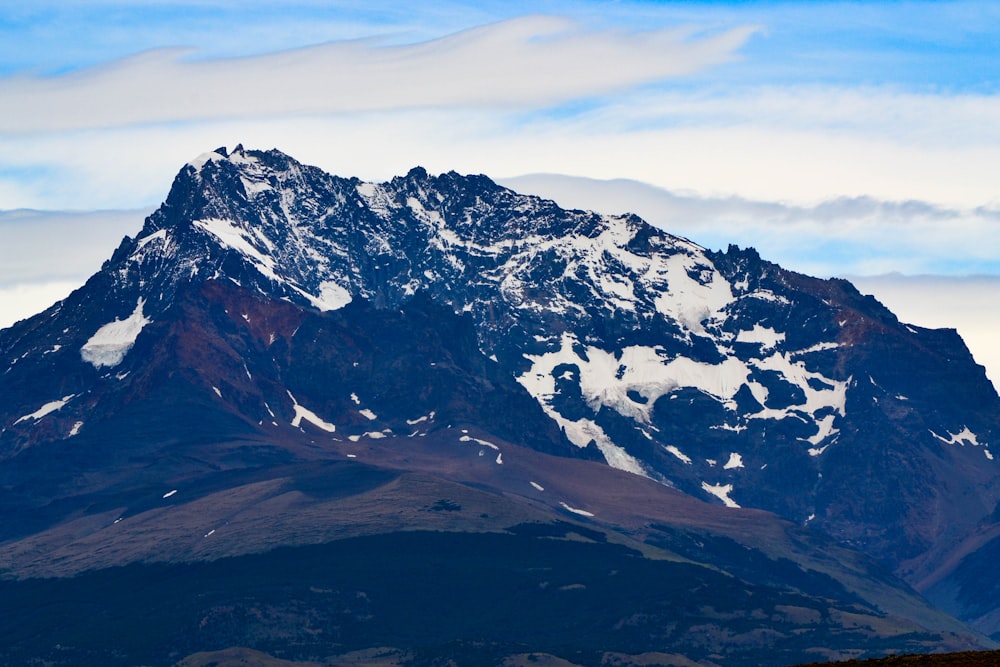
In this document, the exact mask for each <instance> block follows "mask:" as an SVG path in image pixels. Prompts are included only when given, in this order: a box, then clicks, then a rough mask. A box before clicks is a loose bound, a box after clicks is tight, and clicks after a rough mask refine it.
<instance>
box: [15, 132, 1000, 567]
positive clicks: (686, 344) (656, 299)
mask: <svg viewBox="0 0 1000 667" xmlns="http://www.w3.org/2000/svg"><path fill="white" fill-rule="evenodd" d="M213 284H214V285H216V286H215V287H212V285H213ZM222 286H230V287H232V286H236V287H238V288H239V290H238V292H239V294H242V295H243V296H240V297H236V296H233V295H232V294H231V293H230V291H229V290H228V288H223V287H222ZM226 295H228V296H226ZM251 295H252V297H251ZM199 299H201V300H208V301H209V302H211V303H212V304H213V305H212V308H209V309H208V310H207V311H206V310H204V309H203V308H202V306H201V305H194V304H195V303H196V302H198V300H199ZM241 300H242V301H241ZM223 304H225V305H223ZM213 308H214V310H213ZM238 311H239V312H238ZM208 312H211V313H212V315H211V316H210V317H209V316H208V315H207V314H206V313H208ZM388 313H398V315H394V316H393V317H396V318H397V319H396V320H394V321H392V322H389V321H388V320H391V319H392V317H390V316H389V315H388ZM206 317H209V319H210V320H211V326H207V325H205V326H202V325H203V324H204V323H203V322H202V321H201V320H203V319H204V318H206ZM345 318H347V320H350V322H352V323H354V324H357V323H358V322H359V321H361V320H363V319H365V318H368V320H369V321H375V320H379V322H380V324H379V325H378V326H383V323H382V320H386V322H385V323H384V326H385V327H387V328H388V329H387V330H392V327H396V331H398V332H399V333H397V334H394V335H395V336H397V337H399V338H402V337H405V336H410V335H412V336H413V339H414V341H424V343H420V344H418V343H416V342H415V343H414V345H415V346H416V347H415V348H413V349H410V350H409V351H406V350H403V349H402V348H400V347H399V346H396V347H393V346H392V345H389V342H390V339H383V340H381V341H380V342H379V341H374V342H373V341H369V342H368V343H365V344H368V345H371V346H374V347H378V346H379V345H381V346H382V348H383V349H384V355H385V358H392V355H398V354H404V353H405V354H411V358H413V359H416V358H420V359H423V360H425V361H426V360H427V359H428V355H430V356H434V355H440V354H443V350H444V349H445V347H447V346H443V344H442V341H447V343H448V344H449V345H451V344H456V345H459V347H461V349H463V350H464V352H463V357H462V361H461V363H456V364H453V365H452V367H454V368H459V369H460V371H461V373H459V374H457V375H455V374H453V375H446V376H441V377H443V378H444V379H442V380H440V381H438V382H437V383H436V384H435V382H432V381H431V380H429V379H427V378H428V377H430V375H427V376H426V377H421V374H420V372H419V371H418V369H417V365H416V364H411V365H409V366H407V365H406V364H403V366H405V368H402V367H401V368H400V369H398V372H396V369H393V368H390V367H386V368H383V369H381V371H380V374H374V370H372V369H369V370H371V373H369V374H368V375H367V376H366V377H365V378H364V379H362V378H361V376H360V375H359V374H358V373H356V372H355V367H354V366H350V365H348V364H347V363H346V359H349V358H350V353H349V350H350V349H353V348H351V345H350V344H348V343H345V342H344V341H345V340H346V339H347V338H350V337H351V336H355V335H357V331H358V329H357V327H356V326H354V328H352V326H349V325H348V324H347V323H345ZM461 323H464V324H461ZM338 326H340V327H341V329H337V327H338ZM199 327H200V328H199ZM463 327H466V328H463ZM331 332H339V333H331ZM338 336H339V338H338ZM463 336H465V337H467V339H468V341H469V342H468V344H467V345H465V346H464V347H462V344H461V341H462V340H463ZM390 338H391V337H390ZM430 339H434V340H436V341H437V342H435V343H433V344H431V343H429V342H427V341H429V340H430ZM337 341H339V342H337ZM355 344H361V343H356V341H355ZM421 345H423V347H421ZM154 351H158V352H156V353H155V354H154ZM0 353H2V359H3V363H4V364H5V369H6V370H5V371H4V375H3V378H4V381H3V386H2V392H3V401H2V405H0V415H2V416H0V428H2V429H3V431H2V433H0V458H7V459H11V458H13V457H18V456H21V455H23V454H24V453H25V452H28V451H30V450H37V451H41V448H44V447H46V446H48V443H51V442H55V441H64V442H70V443H72V442H73V441H74V439H77V442H80V443H83V442H84V441H85V440H87V434H88V431H89V432H90V433H106V432H108V430H107V428H105V427H103V426H101V424H102V420H104V421H107V423H111V421H108V420H113V419H115V418H117V417H116V414H117V413H118V412H120V411H121V409H122V408H121V406H122V405H125V406H127V405H129V404H132V403H138V402H140V401H139V398H141V397H142V396H146V395H148V392H150V391H154V392H155V391H161V392H163V391H167V390H166V389H164V387H171V386H173V387H174V389H173V390H172V391H173V392H174V393H173V394H171V395H172V396H173V397H174V399H175V400H176V401H178V405H187V407H186V408H184V410H189V412H188V413H187V414H189V415H190V414H193V413H191V412H190V409H191V407H190V405H188V402H190V400H189V399H190V397H191V396H193V395H197V396H198V398H197V400H196V401H195V402H196V403H197V404H198V405H199V406H200V407H199V408H198V409H199V410H202V411H203V412H204V415H206V416H205V417H204V419H205V420H209V421H211V420H215V421H214V422H212V423H215V424H216V425H217V426H218V428H219V429H220V432H221V431H226V430H227V429H228V430H233V429H235V430H237V431H240V432H255V431H261V432H266V431H267V430H268V429H273V428H293V426H292V424H293V423H294V424H295V426H294V427H295V428H301V427H302V425H303V423H308V424H310V426H309V428H313V427H316V428H319V429H320V430H322V429H324V428H327V427H331V428H332V427H337V428H340V429H341V431H342V432H344V429H345V428H346V425H354V426H358V425H363V424H364V422H365V420H367V419H368V418H367V417H366V416H365V414H364V411H368V412H370V413H372V414H377V415H384V416H385V419H384V420H382V421H380V422H379V424H377V426H379V427H380V428H381V429H386V430H388V431H390V432H391V433H392V434H398V432H399V429H400V428H401V427H402V426H403V425H404V424H405V422H406V421H412V420H415V419H418V418H420V417H421V416H423V415H428V414H430V412H431V411H432V410H435V407H434V406H433V405H432V403H434V401H436V400H439V399H441V396H443V394H442V392H443V391H444V389H443V388H444V387H445V386H446V385H447V384H448V383H451V382H454V383H458V384H457V385H456V387H458V388H457V389H456V394H457V393H463V394H464V395H466V396H468V397H469V398H468V400H467V401H466V405H465V406H464V408H462V409H463V410H464V412H463V413H462V414H463V418H465V419H467V420H472V421H475V420H478V421H480V422H481V423H482V424H483V425H484V427H486V428H488V429H493V430H496V429H501V430H502V431H503V436H504V437H505V438H507V439H509V440H511V441H517V442H522V443H525V444H528V445H530V446H532V447H535V448H537V449H541V450H545V451H549V452H557V453H562V454H565V455H573V454H575V455H582V456H600V457H603V459H604V460H606V461H607V462H608V463H609V464H610V465H612V466H614V467H616V468H621V469H623V470H627V471H630V472H633V473H635V474H638V475H643V476H647V477H650V478H652V479H654V480H657V481H659V482H661V483H663V484H667V485H672V486H675V487H676V488H678V489H680V490H682V491H684V492H687V493H689V494H692V495H694V496H696V497H699V498H702V499H704V500H707V501H710V502H716V503H725V504H726V505H732V506H736V505H739V506H743V507H756V508H762V509H767V510H771V511H774V512H776V513H778V514H780V515H782V516H785V517H787V518H790V519H792V520H794V521H796V522H800V523H808V524H810V525H813V526H816V527H819V528H820V529H822V530H825V531H827V532H829V533H830V534H832V535H834V536H835V537H837V538H838V539H841V540H842V541H844V542H846V543H848V544H851V545H853V546H856V547H860V548H862V549H863V550H866V551H868V552H869V553H871V554H873V555H875V556H876V557H878V558H881V559H883V560H884V561H886V562H888V563H889V564H891V565H892V566H893V567H901V568H902V569H903V571H904V574H905V573H909V572H917V571H918V570H920V569H921V568H924V567H926V564H924V563H923V562H922V561H921V557H922V556H923V555H924V554H926V553H928V552H929V550H930V549H931V547H932V546H934V545H940V544H942V543H949V542H951V541H955V540H958V539H959V538H960V537H961V535H963V534H965V533H966V532H968V530H969V529H970V528H971V527H973V526H974V525H975V524H976V523H977V522H978V521H979V520H980V519H981V518H983V517H986V516H988V515H989V514H990V513H991V512H992V511H993V509H994V505H995V504H996V501H997V499H998V498H1000V489H998V487H997V480H998V475H997V473H998V471H1000V467H998V466H1000V461H995V460H994V451H993V449H991V445H994V444H995V443H996V439H997V437H998V435H1000V421H998V415H1000V399H998V397H997V395H996V393H995V391H994V390H993V388H992V385H990V383H989V381H988V380H987V379H986V376H985V373H984V370H983V369H982V367H980V366H977V365H976V364H975V362H974V361H973V359H972V358H971V356H970V355H969V353H968V351H967V350H966V348H965V346H964V345H963V344H962V342H961V340H960V339H959V337H958V336H957V335H956V334H955V333H954V332H953V331H931V330H926V329H920V328H918V327H913V326H909V325H906V324H902V323H900V322H899V321H898V320H897V319H896V318H895V316H893V315H892V314H891V313H890V312H889V311H887V310H886V309H885V308H884V307H883V306H882V305H881V304H879V303H878V302H877V301H875V300H874V299H873V298H871V297H864V296H862V295H861V294H859V293H858V292H857V290H855V289H854V287H853V286H851V285H850V284H849V283H847V282H845V281H840V280H829V281H827V280H817V279H813V278H808V277H806V276H802V275H798V274H794V273H791V272H788V271H785V270H783V269H782V268H780V267H778V266H776V265H774V264H771V263H768V262H766V261H763V260H762V259H761V258H760V257H759V256H758V255H757V253H756V252H754V251H753V250H740V249H737V248H734V247H731V248H729V249H728V250H727V251H726V252H709V251H707V250H705V249H703V248H701V247H700V246H698V245H696V244H694V243H692V242H690V241H688V240H685V239H682V238H678V237H674V236H671V235H669V234H667V233H665V232H663V231H660V230H658V229H655V228H653V227H651V226H649V225H648V224H646V223H645V222H643V221H642V220H640V219H638V218H636V217H635V216H629V215H626V216H602V215H598V214H595V213H590V212H583V211H566V210H563V209H560V208H559V207H558V206H557V205H556V204H554V203H553V202H551V201H546V200H542V199H539V198H536V197H530V196H524V195H520V194H517V193H515V192H512V191H510V190H508V189H505V188H502V187H500V186H498V185H496V184H494V183H493V182H491V181H490V180H489V179H487V178H485V177H483V176H471V177H470V176H460V175H458V174H455V173H448V174H443V175H440V176H436V177H435V176H430V175H428V174H427V173H426V172H425V171H424V170H423V169H419V168H418V169H414V170H412V171H411V172H410V173H409V174H407V175H406V176H405V177H400V178H395V179H393V180H392V181H390V182H388V183H381V184H373V183H363V182H361V181H359V180H357V179H343V178H338V177H334V176H331V175H329V174H326V173H324V172H322V171H321V170H319V169H317V168H314V167H309V166H305V165H301V164H299V163H297V162H296V161H294V160H293V159H291V158H290V157H288V156H286V155H284V154H282V153H280V152H278V151H267V152H258V151H247V150H243V149H242V148H241V147H240V148H237V149H236V150H234V151H233V152H232V153H228V152H227V151H225V150H224V149H220V150H218V151H216V152H214V153H209V154H206V155H205V156H202V157H201V158H199V159H197V160H195V161H193V162H192V163H190V164H188V165H186V166H185V167H184V168H183V169H182V170H181V172H180V173H179V174H178V176H177V178H176V180H175V182H174V185H173V188H172V190H171V192H170V195H169V196H168V198H167V200H166V202H165V203H164V204H163V206H162V207H161V208H160V209H159V210H158V211H156V212H155V213H154V214H153V215H152V216H150V217H149V218H148V219H147V221H146V224H145V226H144V228H143V230H142V231H141V232H140V234H139V235H138V236H137V238H135V239H129V238H126V239H125V240H124V241H123V242H122V244H121V246H120V247H119V248H118V250H117V251H116V252H115V253H114V256H113V257H112V258H111V259H110V260H109V261H108V262H107V263H106V264H105V266H104V267H103V268H102V270H101V271H100V272H99V273H98V274H96V275H95V276H94V277H93V278H91V280H90V281H88V283H87V284H86V285H85V286H84V287H83V288H81V289H80V290H78V291H76V292H74V294H73V295H72V296H70V297H69V298H68V299H67V300H65V301H64V302H62V303H61V304H57V305H56V306H54V307H53V308H52V309H50V310H49V311H47V312H45V313H42V314H40V315H38V316H36V317H35V318H32V319H31V320H28V321H25V322H21V323H19V324H18V325H16V326H14V327H12V328H11V329H8V330H6V331H4V332H2V333H0ZM144 355H153V357H152V358H154V359H156V360H157V363H158V364H159V365H158V366H156V367H155V368H156V370H155V371H154V370H153V369H152V368H153V367H151V366H150V365H149V364H148V363H146V362H147V361H148V359H149V358H150V357H147V356H144ZM171 355H173V356H171ZM297 355H298V356H297ZM306 358H308V359H309V360H310V361H308V362H305V361H304V359H306ZM359 358H360V357H359ZM352 363H353V362H352ZM389 366H392V365H391V364H389ZM185 369H187V370H185ZM191 369H202V370H201V371H200V372H199V371H197V370H191ZM310 369H311V370H310ZM320 369H322V370H320ZM426 371H427V373H428V374H434V373H437V372H438V370H435V368H434V367H431V366H428V367H427V369H426ZM212 372H217V373H218V377H209V376H210V375H211V373H212ZM310 372H313V373H314V374H317V376H315V377H311V376H310ZM352 373H354V375H352ZM394 373H395V374H394ZM185 374H187V375H185ZM320 376H322V377H320ZM459 376H460V377H459ZM165 378H168V379H169V378H173V379H177V378H181V379H183V382H180V383H179V384H176V385H171V382H172V381H173V380H171V381H166V380H165ZM178 382H179V380H178ZM352 383H353V384H352ZM421 383H422V384H421ZM415 385H416V386H421V387H423V389H422V390H420V391H416V390H415V393H414V395H415V396H419V397H422V398H419V399H418V398H414V399H413V400H412V401H411V402H410V403H406V402H405V401H403V403H400V401H402V398H401V397H402V396H403V395H404V394H406V388H407V387H410V388H413V387H414V386H415ZM424 385H426V386H424ZM432 385H433V386H432ZM379 386H384V387H386V388H387V389H386V391H384V392H381V394H380V395H382V396H383V397H390V396H391V397H394V398H393V399H392V400H391V401H390V400H388V399H387V398H386V399H385V400H383V402H382V403H381V404H380V405H379V406H378V408H377V409H376V408H375V407H369V406H367V405H365V406H363V405H362V404H361V403H360V402H359V401H360V400H362V398H366V397H361V393H362V392H359V391H357V390H356V389H351V390H350V391H349V388H350V387H355V388H356V387H364V388H365V389H366V390H367V391H368V392H369V394H372V395H373V394H375V393H376V392H377V388H378V387H379ZM459 389H460V390H459ZM352 391H353V393H354V394H355V395H356V396H357V397H358V398H356V399H354V400H353V401H352V400H350V396H351V392H352ZM144 392H146V393H144ZM199 392H200V393H199ZM421 392H422V393H421ZM529 396H530V397H531V399H533V400H531V401H527V402H525V399H527V397H529ZM182 399H183V400H182ZM366 400H367V398H366ZM371 400H374V398H372V399H371ZM185 401H187V402H185ZM307 401H308V402H307ZM404 407H406V408H407V409H409V408H411V407H412V410H409V412H407V410H404V409H403V408H404ZM456 409H457V408H456ZM178 411H179V412H178V414H179V413H180V412H182V410H181V408H178ZM410 412H412V413H413V414H410ZM417 413H420V414H417ZM439 413H440V409H439ZM208 415H215V416H214V417H209V416H208ZM218 415H225V418H221V417H218ZM359 415H361V416H359ZM380 419H381V417H380ZM383 422H384V423H383ZM102 429H103V430H102ZM518 429H520V433H518ZM372 432H375V431H372ZM147 435H148V438H150V440H149V441H148V442H147V443H146V444H145V445H144V446H147V447H152V446H153V444H150V442H152V441H153V440H156V438H157V437H158V436H156V435H155V434H147ZM160 437H162V436H160ZM88 442H96V441H95V440H93V439H91V440H89V441H88ZM574 445H575V447H574ZM64 446H65V445H64ZM93 446H97V445H96V444H94V445H93ZM122 446H125V445H122ZM76 451H77V452H78V454H79V450H76ZM996 453H997V455H1000V451H998V452H996ZM80 455H82V454H80ZM904 562H905V563H906V564H905V567H904V566H903V564H904ZM907 568H909V569H907Z"/></svg>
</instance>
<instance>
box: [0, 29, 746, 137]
mask: <svg viewBox="0 0 1000 667" xmlns="http://www.w3.org/2000/svg"><path fill="white" fill-rule="evenodd" d="M754 30H755V29H754V28H752V27H739V28H733V29H730V30H728V31H725V32H722V33H718V34H711V35H698V34H694V33H693V31H691V30H681V29H656V30H649V31H644V32H634V31H624V30H603V31H597V30H585V29H583V28H582V27H580V26H579V25H578V24H576V23H574V22H572V21H569V20H567V19H562V18H555V17H542V16H528V17H521V18H517V19H512V20H507V21H502V22H499V23H494V24H491V25H486V26H480V27H477V28H471V29H469V30H465V31H462V32H458V33H455V34H452V35H449V36H446V37H443V38H440V39H435V40H432V41H428V42H423V43H419V44H407V45H386V44H384V43H380V42H378V41H375V40H353V41H341V42H332V43H328V44H323V45H319V46H310V47H305V48H301V49H295V50H290V51H282V52H278V53H273V54H269V55H257V56H252V57H245V58H229V59H213V60H197V59H194V58H191V57H185V56H191V55H192V54H190V53H187V52H185V51H181V50H177V49H158V50H154V51H150V52H146V53H142V54H139V55H135V56H132V57H130V58H126V59H123V60H119V61H116V62H113V63H110V64H106V65H103V66H100V67H94V68H90V69H87V70H83V71H80V72H74V73H70V74H66V75H62V76H52V77H37V76H25V75H18V76H13V77H8V78H6V79H2V80H0V109H2V110H3V112H2V113H0V132H8V133H10V132H40V131H57V130H71V129H78V128H93V127H113V126H121V125H130V124H136V123H166V122H176V121H193V120H214V119H221V118H226V119H232V118H247V117H261V116H265V117H267V116H281V115H288V114H292V115H295V114H325V113H343V112H358V111H372V110H384V109H399V108H420V107H449V106H454V105H460V106H494V107H496V106H499V107H517V106H539V105H541V106H546V105H552V104H557V103H560V102H565V101H567V100H572V99H578V98H585V97H590V96H596V95H604V94H608V93H612V92H615V91H621V90H625V89H628V88H630V87H633V86H637V85H641V84H647V83H651V82H656V81H660V80H663V79H665V78H669V77H676V76H680V75H685V74H691V73H693V72H696V71H699V70H702V69H705V68H707V67H710V66H713V65H717V64H720V63H724V62H727V61H729V60H731V59H732V58H733V57H734V54H735V52H736V50H737V49H739V48H740V47H741V46H742V45H743V44H744V43H745V42H746V40H747V39H748V37H749V36H750V35H751V34H752V33H753V31H754Z"/></svg>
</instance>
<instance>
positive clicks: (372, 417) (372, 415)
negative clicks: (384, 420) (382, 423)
mask: <svg viewBox="0 0 1000 667" xmlns="http://www.w3.org/2000/svg"><path fill="white" fill-rule="evenodd" d="M358 412H360V413H361V414H362V415H364V416H365V417H367V418H368V421H375V420H376V419H378V415H377V414H375V413H374V412H372V411H371V410H369V409H368V408H364V409H361V410H358Z"/></svg>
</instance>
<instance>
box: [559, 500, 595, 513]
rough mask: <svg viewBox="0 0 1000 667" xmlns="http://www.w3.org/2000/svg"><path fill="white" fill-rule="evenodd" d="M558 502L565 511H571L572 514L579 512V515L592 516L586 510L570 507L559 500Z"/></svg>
mask: <svg viewBox="0 0 1000 667" xmlns="http://www.w3.org/2000/svg"><path fill="white" fill-rule="evenodd" d="M559 504H560V505H561V506H562V508H563V509H564V510H566V511H567V512H572V513H573V514H579V515H580V516H594V515H593V513H592V512H588V511H587V510H579V509H577V508H575V507H570V506H569V505H567V504H566V503H563V502H560V503H559Z"/></svg>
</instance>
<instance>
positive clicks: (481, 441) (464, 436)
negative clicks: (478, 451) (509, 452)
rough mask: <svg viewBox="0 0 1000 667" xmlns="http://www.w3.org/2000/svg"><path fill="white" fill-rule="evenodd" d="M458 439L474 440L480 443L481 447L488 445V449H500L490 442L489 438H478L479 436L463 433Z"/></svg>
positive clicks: (461, 440)
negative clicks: (474, 436)
mask: <svg viewBox="0 0 1000 667" xmlns="http://www.w3.org/2000/svg"><path fill="white" fill-rule="evenodd" d="M458 440H459V442H475V443H478V444H480V445H482V446H483V447H489V448H490V449H495V450H496V451H498V452H499V451H500V448H499V447H497V446H496V445H495V444H493V443H492V442H490V441H489V440H480V439H479V438H473V437H472V436H468V435H463V436H462V437H461V438H459V439H458Z"/></svg>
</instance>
